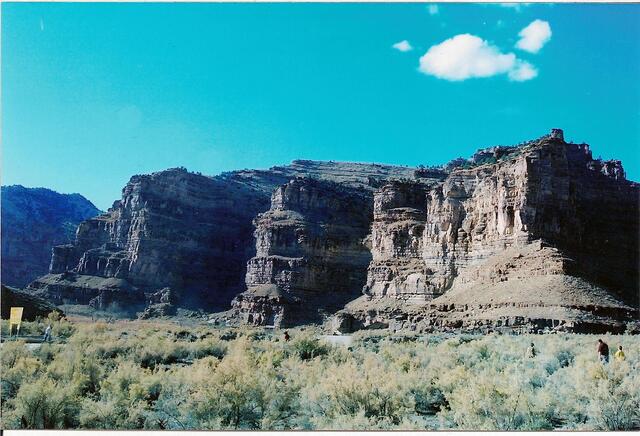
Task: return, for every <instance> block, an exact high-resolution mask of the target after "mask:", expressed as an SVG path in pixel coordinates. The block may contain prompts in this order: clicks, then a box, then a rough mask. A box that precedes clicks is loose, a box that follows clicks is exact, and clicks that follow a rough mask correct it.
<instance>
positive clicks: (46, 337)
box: [42, 324, 51, 342]
mask: <svg viewBox="0 0 640 436" xmlns="http://www.w3.org/2000/svg"><path fill="white" fill-rule="evenodd" d="M42 342H51V324H49V325H48V326H47V328H46V329H45V330H44V338H42Z"/></svg>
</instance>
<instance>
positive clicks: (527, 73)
mask: <svg viewBox="0 0 640 436" xmlns="http://www.w3.org/2000/svg"><path fill="white" fill-rule="evenodd" d="M537 75H538V70H537V69H536V67H534V66H533V65H531V64H530V63H529V62H526V61H521V60H519V59H518V61H516V65H515V66H514V67H513V69H511V70H510V71H509V79H510V80H512V81H514V82H524V81H527V80H531V79H533V78H535V77H536V76H537Z"/></svg>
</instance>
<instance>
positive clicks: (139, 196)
mask: <svg viewBox="0 0 640 436" xmlns="http://www.w3.org/2000/svg"><path fill="white" fill-rule="evenodd" d="M412 174H413V169H410V168H404V167H394V166H384V165H375V164H371V165H368V164H352V163H339V162H313V161H294V162H293V163H292V164H291V165H289V166H283V167H274V168H271V169H270V170H264V171H262V170H243V171H236V172H231V173H224V174H221V175H220V176H216V177H207V176H203V175H200V174H194V173H189V172H188V171H186V170H185V169H183V168H175V169H170V170H166V171H161V172H158V173H153V174H149V175H138V176H134V177H132V178H131V180H130V181H129V183H128V184H127V185H126V186H125V188H124V189H123V191H122V198H121V199H120V200H119V201H116V202H115V203H114V204H113V207H112V208H110V209H109V211H107V212H106V213H105V214H102V215H100V216H97V217H95V218H93V219H90V220H87V221H84V222H82V223H81V224H80V226H79V227H78V229H77V232H76V236H75V241H73V243H70V244H66V245H61V246H57V247H54V249H53V256H52V259H51V268H50V274H49V275H47V276H44V277H42V278H41V279H38V280H36V281H34V282H33V283H31V284H30V286H29V288H30V289H31V290H33V291H34V292H36V293H38V294H39V295H43V296H46V297H47V298H50V299H52V300H53V301H56V302H75V303H76V304H88V303H89V302H91V301H93V304H95V305H98V306H104V305H108V304H111V302H112V301H111V299H112V298H116V299H117V298H125V299H126V300H127V301H129V302H133V301H135V302H136V303H137V304H138V305H142V306H144V304H145V300H144V293H150V292H155V291H158V290H159V289H162V288H165V287H170V288H171V289H173V290H175V291H176V292H178V293H179V295H180V301H179V304H180V305H181V306H183V307H197V308H204V309H207V310H216V309H222V308H226V307H228V304H229V302H230V301H231V299H232V298H233V297H234V296H236V295H237V294H239V293H240V292H242V291H243V290H244V289H245V275H246V270H247V261H248V260H249V259H251V258H252V257H253V256H254V255H255V253H256V244H255V242H254V237H253V225H252V221H253V219H254V218H255V217H256V216H257V215H258V214H259V213H261V212H264V211H266V210H268V209H269V207H270V199H271V194H272V192H273V190H274V189H275V188H276V187H278V186H280V185H282V184H284V183H287V182H288V181H289V180H291V179H292V178H296V177H298V176H301V175H305V176H308V177H310V178H312V179H314V180H318V181H321V182H323V183H327V184H329V185H330V184H331V183H339V184H341V185H342V186H344V187H345V189H358V190H362V191H365V192H369V193H370V192H372V191H373V190H374V189H375V188H374V186H377V184H380V183H382V181H387V180H388V179H389V178H391V177H397V178H400V177H410V176H411V175H412ZM381 180H382V181H381ZM79 283H82V287H81V288H79V287H78V284H79ZM116 295H117V297H116Z"/></svg>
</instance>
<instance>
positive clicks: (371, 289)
mask: <svg viewBox="0 0 640 436" xmlns="http://www.w3.org/2000/svg"><path fill="white" fill-rule="evenodd" d="M471 163H472V165H463V164H462V163H461V162H458V166H457V167H456V168H452V169H451V173H450V175H449V176H448V177H447V178H446V180H444V182H443V183H441V184H435V185H433V186H431V187H429V188H427V189H425V187H424V186H423V185H420V184H406V183H392V184H389V185H387V186H384V187H383V188H382V189H380V190H378V191H377V192H376V193H375V200H374V204H375V208H374V223H373V226H372V241H373V243H372V254H373V261H372V263H371V265H370V267H369V273H368V278H367V284H366V286H365V294H366V295H367V297H368V298H367V300H370V301H373V302H375V301H379V302H381V301H384V300H389V299H390V298H391V299H399V300H402V301H407V302H409V303H417V304H420V303H422V304H426V303H427V302H429V301H431V300H434V299H435V300H434V302H438V301H446V300H447V298H448V296H450V295H451V293H452V291H454V292H453V294H456V295H458V301H459V302H462V303H463V307H465V309H464V310H463V311H467V310H471V309H470V307H472V306H474V304H475V303H477V300H478V295H481V294H477V290H478V289H481V288H482V286H485V285H487V283H486V280H484V281H483V280H481V279H480V276H481V274H480V273H479V271H483V270H485V269H486V268H487V265H488V263H487V262H490V261H491V260H492V259H494V258H496V256H500V255H502V254H503V253H504V252H506V251H508V250H509V249H511V248H514V249H517V250H518V249H519V250H526V249H527V247H529V246H530V245H531V244H532V243H539V242H540V241H544V243H546V244H549V245H550V246H553V247H555V249H556V250H560V253H561V255H562V256H564V257H565V258H566V259H567V260H566V261H565V262H562V263H560V264H559V263H557V262H555V263H554V262H552V261H551V259H552V258H548V259H547V261H545V262H542V263H541V264H540V265H538V269H537V270H536V271H529V275H530V276H534V275H536V274H537V273H541V275H543V276H545V280H546V277H549V276H563V277H564V276H569V277H579V278H581V280H586V281H587V282H586V283H592V284H594V285H596V286H598V285H599V286H604V287H606V288H607V289H608V291H602V292H604V293H605V294H608V295H610V294H611V293H613V295H614V296H616V297H617V298H618V300H616V301H617V303H616V304H617V306H616V305H613V306H616V307H618V308H619V309H620V310H619V311H618V312H616V311H615V310H614V311H613V312H615V313H617V314H618V315H620V316H621V317H623V318H624V317H632V318H633V316H634V312H633V309H632V308H634V307H635V308H638V306H639V302H638V283H639V282H638V260H639V259H638V248H639V247H638V238H637V235H638V231H639V223H638V221H639V215H638V213H639V211H640V208H639V203H638V200H639V194H640V190H639V189H638V185H637V184H635V183H632V182H628V181H626V180H625V179H624V171H623V170H622V167H621V165H620V163H619V162H617V161H609V162H601V161H596V160H593V159H592V156H591V152H590V151H589V148H588V146H587V145H586V144H570V143H566V142H564V140H563V139H562V133H561V132H555V135H550V136H547V137H543V138H541V139H540V140H538V141H532V142H529V143H527V144H526V145H523V146H521V147H518V148H506V147H495V148H492V149H489V150H485V151H482V152H479V153H477V154H476V155H475V156H474V158H473V159H472V161H471ZM473 163H475V165H473ZM516 260H517V258H516ZM514 263H515V264H517V262H515V261H509V262H506V263H505V265H513V264H514ZM503 269H508V268H507V267H505V268H503ZM470 270H474V271H475V272H476V273H475V275H472V274H471V275H470V273H469V271H470ZM523 271H524V270H523ZM498 276H499V277H500V282H501V285H500V292H498V293H496V294H495V295H493V298H492V302H494V303H495V304H498V305H499V304H501V303H505V302H507V300H509V301H511V300H513V295H514V293H516V292H515V291H516V290H517V289H520V290H522V289H529V290H530V291H532V292H533V291H534V290H535V289H537V288H536V284H535V283H528V284H525V283H522V282H521V281H518V280H520V279H522V277H520V278H517V279H516V278H515V277H513V276H511V279H509V276H508V275H501V276H500V275H498ZM509 280H510V281H509ZM550 280H551V281H553V280H556V279H550ZM502 282H509V283H508V285H504V283H502ZM543 282H544V280H542V281H540V282H539V286H538V287H539V288H540V289H542V288H543V287H544V286H543V285H542V283H543ZM561 282H562V283H564V284H566V283H574V284H575V282H573V281H572V280H571V279H567V280H564V279H562V280H561ZM558 283H560V282H558ZM581 283H582V282H581ZM492 285H495V283H493V284H492ZM460 287H464V289H465V291H464V292H457V293H456V292H455V291H456V290H458V291H459V288H460ZM558 287H559V288H562V289H563V290H564V291H563V292H564V293H562V295H565V296H566V301H565V302H564V303H561V302H556V303H554V304H555V306H556V307H563V306H566V307H570V306H572V305H573V306H575V304H573V303H572V302H571V300H572V297H571V294H572V292H574V291H575V292H580V290H582V291H584V292H585V293H586V294H590V293H593V292H595V291H593V292H592V290H591V291H590V290H585V289H586V288H584V287H580V286H578V285H575V288H572V287H571V286H569V285H567V286H564V285H562V286H560V284H558ZM548 288H549V286H547V287H546V288H545V289H548ZM471 289H473V290H475V291H476V293H475V294H474V292H471V291H470V290H471ZM492 289H494V288H492ZM598 289H600V288H598ZM494 290H495V289H494ZM576 290H577V291H576ZM596 294H597V293H596ZM441 295H442V297H439V296H441ZM594 295H595V294H594ZM542 300H545V297H544V296H543V297H542ZM557 300H558V301H561V300H562V299H561V298H560V297H558V298H557ZM511 302H513V301H511ZM538 303H540V301H538V302H537V303H536V302H532V301H528V302H526V306H527V307H533V306H536V305H537V306H538V307H543V306H544V304H542V303H540V304H538ZM624 303H627V305H625V304H624ZM523 304H524V303H523ZM602 305H603V306H607V304H604V303H603V304H602ZM356 306H357V305H356ZM369 306H370V305H369ZM382 306H384V304H382ZM583 306H584V307H587V306H590V307H592V308H593V307H595V306H593V302H592V304H591V305H589V304H584V305H583ZM613 306H611V307H613ZM436 307H438V305H437V304H436V305H434V308H436ZM519 307H520V306H519ZM522 307H524V306H522ZM581 307H582V306H581ZM385 310H386V309H383V310H382V311H383V312H384V311H385ZM356 312H358V310H356ZM365 312H366V310H365V311H362V310H361V311H360V312H359V315H358V316H359V317H360V320H359V322H361V323H363V324H367V322H366V321H364V319H365V317H366V316H369V317H371V316H372V315H371V313H365ZM374 312H376V310H375V309H373V312H372V313H374ZM512 312H517V310H515V309H512ZM613 312H612V313H613ZM389 313H390V312H389ZM389 313H387V315H388V314H389ZM432 315H433V316H435V317H436V318H438V317H440V318H441V319H442V318H443V316H442V314H440V315H437V316H436V315H435V314H432ZM467 315H468V313H467ZM485 315H487V314H485ZM375 316H377V315H375ZM375 316H374V318H375ZM487 316H488V315H487ZM557 316H558V317H559V318H562V317H561V316H560V315H557ZM384 317H385V316H384V315H382V318H384ZM450 318H451V317H450V316H448V315H446V316H444V319H450ZM386 322H387V323H388V322H389V320H388V319H387V321H386ZM434 322H435V321H434Z"/></svg>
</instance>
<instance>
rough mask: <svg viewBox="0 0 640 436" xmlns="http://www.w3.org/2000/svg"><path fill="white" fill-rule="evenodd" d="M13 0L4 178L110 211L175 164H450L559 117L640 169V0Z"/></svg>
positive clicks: (6, 59) (598, 150) (7, 34)
mask: <svg viewBox="0 0 640 436" xmlns="http://www.w3.org/2000/svg"><path fill="white" fill-rule="evenodd" d="M1 7H2V127H3V128H2V154H3V156H2V176H3V178H2V184H4V185H7V184H23V185H26V186H44V187H48V188H52V189H55V190H57V191H60V192H79V193H81V194H83V195H85V196H86V197H87V198H89V199H90V200H92V201H93V202H94V203H95V204H96V205H97V206H98V207H100V208H102V209H106V208H107V207H109V206H110V205H111V203H112V201H113V200H116V199H117V198H119V197H120V190H121V189H122V187H123V186H124V184H125V183H126V182H127V181H128V179H129V178H130V176H131V175H133V174H139V173H147V172H151V171H157V170H161V169H164V168H168V167H175V166H185V167H187V168H188V169H189V170H191V171H200V172H202V173H205V174H212V175H213V174H217V173H219V172H221V171H226V170H232V169H242V168H267V167H269V166H272V165H277V164H284V163H288V162H290V161H291V160H293V159H297V158H304V159H322V160H349V161H360V162H381V163H391V164H402V165H418V164H425V165H433V164H441V163H445V162H446V161H448V160H450V159H452V158H455V157H457V156H469V155H470V154H472V153H473V151H474V150H475V149H476V148H479V147H485V146H491V145H495V144H512V143H517V142H520V141H522V140H527V139H531V138H535V137H538V136H540V135H542V134H544V133H546V132H547V131H548V130H549V129H550V128H552V127H561V128H563V129H565V137H566V138H567V139H568V140H573V141H575V142H582V141H585V142H587V143H589V144H591V147H592V150H593V152H594V155H595V156H602V157H603V158H617V159H621V160H622V161H623V164H624V166H625V168H626V170H627V172H628V176H629V178H631V179H633V180H639V179H640V85H639V83H638V78H639V77H640V30H639V29H640V7H639V6H638V5H587V4H582V5H575V4H569V5H544V4H538V5H529V6H523V5H521V6H519V7H502V6H499V5H473V4H471V5H462V4H439V5H438V6H437V7H435V6H433V5H432V6H429V5H427V4H44V3H40V4H36V3H34V4H12V3H3V4H2V6H1ZM536 20H537V21H536ZM531 23H536V24H535V25H533V26H532V27H529V30H528V31H527V32H525V33H523V34H521V32H522V31H523V29H525V28H527V27H528V26H530V25H531ZM545 23H546V24H545ZM403 41H406V43H402V42H403ZM398 43H401V44H399V45H396V47H397V48H394V47H393V45H394V44H398ZM409 47H411V50H406V49H408V48H409ZM398 48H400V49H403V50H405V51H401V50H399V49H398Z"/></svg>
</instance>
